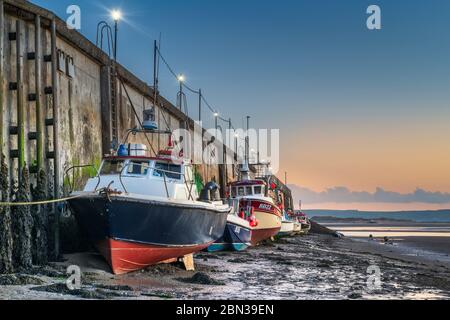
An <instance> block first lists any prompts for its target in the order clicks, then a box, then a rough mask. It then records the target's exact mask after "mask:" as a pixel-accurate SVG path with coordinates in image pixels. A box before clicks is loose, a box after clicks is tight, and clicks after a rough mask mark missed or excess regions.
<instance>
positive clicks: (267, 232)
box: [251, 227, 281, 246]
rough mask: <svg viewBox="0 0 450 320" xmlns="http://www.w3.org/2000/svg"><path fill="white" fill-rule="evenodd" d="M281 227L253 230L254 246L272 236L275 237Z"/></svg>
mask: <svg viewBox="0 0 450 320" xmlns="http://www.w3.org/2000/svg"><path fill="white" fill-rule="evenodd" d="M280 229H281V228H280V227H278V228H272V229H257V230H252V240H251V243H252V246H256V245H257V244H258V243H260V242H261V241H264V240H267V239H269V238H271V237H274V236H275V235H277V234H278V232H280Z"/></svg>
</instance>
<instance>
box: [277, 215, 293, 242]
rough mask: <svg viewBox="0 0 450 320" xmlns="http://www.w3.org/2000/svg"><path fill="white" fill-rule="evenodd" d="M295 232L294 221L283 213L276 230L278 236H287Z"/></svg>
mask: <svg viewBox="0 0 450 320" xmlns="http://www.w3.org/2000/svg"><path fill="white" fill-rule="evenodd" d="M294 233H295V222H294V221H293V220H291V219H290V217H288V216H287V214H284V215H283V218H282V220H281V229H280V232H278V236H280V237H289V236H292V235H294Z"/></svg>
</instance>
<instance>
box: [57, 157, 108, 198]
mask: <svg viewBox="0 0 450 320" xmlns="http://www.w3.org/2000/svg"><path fill="white" fill-rule="evenodd" d="M84 168H91V169H94V170H95V172H96V175H95V177H96V178H97V179H98V181H97V185H96V186H95V190H94V191H96V190H97V188H98V186H99V185H100V173H99V171H98V169H97V167H96V166H94V165H93V164H83V165H76V166H72V167H70V168H69V169H67V170H66V171H65V173H64V180H65V178H66V177H67V178H68V179H67V180H66V181H67V184H68V185H69V194H70V193H72V192H73V191H74V188H75V170H76V169H84ZM70 173H72V181H70Z"/></svg>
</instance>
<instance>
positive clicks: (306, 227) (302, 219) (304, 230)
mask: <svg viewBox="0 0 450 320" xmlns="http://www.w3.org/2000/svg"><path fill="white" fill-rule="evenodd" d="M297 221H298V222H299V223H300V225H301V231H300V233H301V234H304V235H306V234H308V233H309V231H310V230H311V221H309V219H308V216H307V215H306V214H305V213H304V212H302V211H299V212H298V213H297Z"/></svg>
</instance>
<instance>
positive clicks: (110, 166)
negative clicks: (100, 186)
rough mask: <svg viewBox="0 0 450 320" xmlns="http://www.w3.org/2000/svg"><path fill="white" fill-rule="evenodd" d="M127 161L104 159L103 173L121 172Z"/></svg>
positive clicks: (101, 172) (101, 171)
mask: <svg viewBox="0 0 450 320" xmlns="http://www.w3.org/2000/svg"><path fill="white" fill-rule="evenodd" d="M124 163H125V161H123V160H105V161H103V165H102V169H101V170H100V174H101V175H112V174H120V173H121V172H122V170H123V166H124Z"/></svg>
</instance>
